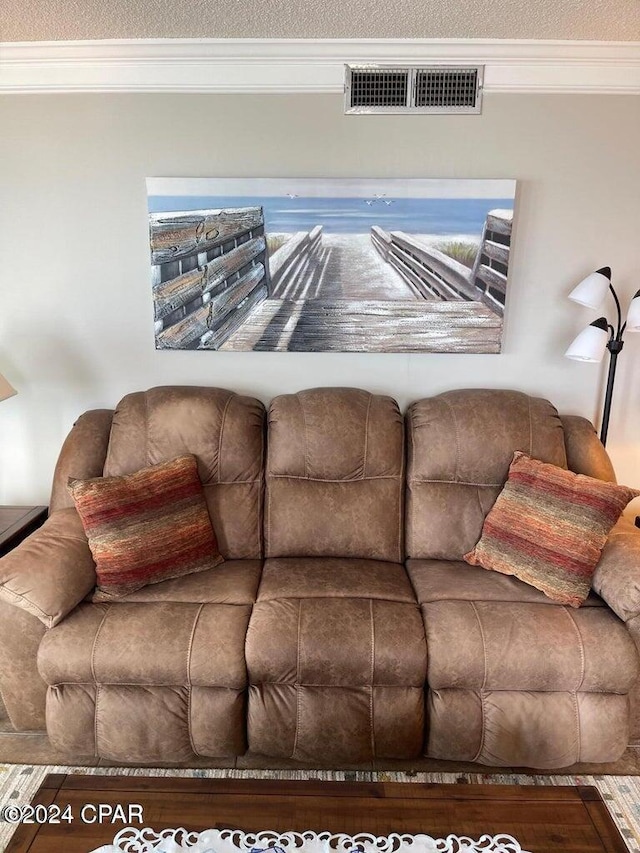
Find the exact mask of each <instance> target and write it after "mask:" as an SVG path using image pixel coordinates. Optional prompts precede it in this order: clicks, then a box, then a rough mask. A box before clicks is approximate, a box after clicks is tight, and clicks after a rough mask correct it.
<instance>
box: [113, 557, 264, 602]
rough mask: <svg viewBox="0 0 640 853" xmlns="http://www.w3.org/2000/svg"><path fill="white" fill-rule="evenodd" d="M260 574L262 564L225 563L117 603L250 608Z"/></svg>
mask: <svg viewBox="0 0 640 853" xmlns="http://www.w3.org/2000/svg"><path fill="white" fill-rule="evenodd" d="M261 572H262V560H226V561H225V562H224V563H221V564H220V565H219V566H216V567H215V568H214V569H208V570H207V571H204V572H198V573H196V574H193V575H185V576H184V577H181V578H173V579H172V580H167V581H162V582H161V583H155V584H152V585H150V586H145V587H143V588H142V589H139V590H136V592H132V593H129V595H125V596H123V597H122V598H120V599H118V603H120V602H123V603H126V602H147V601H182V602H187V603H189V602H190V603H193V604H253V602H254V601H255V600H256V593H257V592H258V585H259V583H260V574H261Z"/></svg>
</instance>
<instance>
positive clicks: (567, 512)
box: [464, 451, 640, 607]
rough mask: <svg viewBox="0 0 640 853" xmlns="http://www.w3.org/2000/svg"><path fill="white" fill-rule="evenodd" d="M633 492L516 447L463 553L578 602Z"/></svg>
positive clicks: (479, 563) (571, 602)
mask: <svg viewBox="0 0 640 853" xmlns="http://www.w3.org/2000/svg"><path fill="white" fill-rule="evenodd" d="M639 494H640V492H638V491H637V490H635V489H629V488H627V487H626V486H618V485H616V484H615V483H606V482H604V481H602V480H596V479H595V478H593V477H587V476H585V475H584V474H574V473H573V472H571V471H566V470H565V469H563V468H558V467H556V466H555V465H549V464H547V463H546V462H539V461H538V460H536V459H531V457H529V456H527V454H526V453H521V452H520V451H518V452H516V453H515V454H514V457H513V461H512V462H511V466H510V468H509V477H508V479H507V482H506V484H505V486H504V488H503V490H502V491H501V492H500V494H499V495H498V498H497V500H496V502H495V504H494V505H493V507H492V509H491V510H490V512H489V514H488V515H487V517H486V519H485V521H484V525H483V527H482V535H481V537H480V541H479V542H478V544H477V545H476V547H475V548H474V549H473V551H471V552H470V553H469V554H465V557H464V559H465V560H466V561H467V563H470V564H471V565H472V566H482V567H483V568H485V569H490V570H493V571H495V572H501V573H502V574H504V575H515V576H516V577H517V578H519V579H520V580H521V581H524V582H525V583H528V584H529V585H530V586H533V587H535V588H536V589H539V590H541V591H542V592H543V593H544V594H545V595H546V596H548V597H549V598H551V599H553V600H554V601H557V602H559V603H561V604H569V605H571V607H580V605H581V604H582V603H583V602H584V600H585V599H586V597H587V596H588V595H589V590H590V589H591V578H592V575H593V572H594V570H595V567H596V565H597V564H598V561H599V559H600V554H601V552H602V549H603V547H604V545H605V542H606V540H607V536H608V535H609V532H610V530H611V528H612V527H613V526H614V524H615V523H616V521H617V520H618V518H619V517H620V515H621V514H622V511H623V510H624V508H625V507H626V505H627V504H628V503H629V501H630V500H632V498H634V497H637V496H638V495H639Z"/></svg>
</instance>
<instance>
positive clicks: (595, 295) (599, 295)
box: [569, 267, 611, 308]
mask: <svg viewBox="0 0 640 853" xmlns="http://www.w3.org/2000/svg"><path fill="white" fill-rule="evenodd" d="M610 284H611V267H602V268H601V269H599V270H596V272H592V273H591V275H588V276H587V277H586V278H583V279H582V281H581V282H580V283H579V284H576V286H575V287H574V288H573V290H572V291H571V293H570V294H569V299H572V300H573V301H574V302H579V303H580V305H586V306H587V308H599V307H600V305H602V303H603V302H604V298H605V296H606V295H607V291H608V290H609V285H610Z"/></svg>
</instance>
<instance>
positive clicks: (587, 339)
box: [565, 317, 609, 361]
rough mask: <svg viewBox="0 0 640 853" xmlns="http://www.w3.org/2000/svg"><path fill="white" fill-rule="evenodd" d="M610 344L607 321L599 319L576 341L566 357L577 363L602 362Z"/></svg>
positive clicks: (581, 333) (603, 318) (582, 332)
mask: <svg viewBox="0 0 640 853" xmlns="http://www.w3.org/2000/svg"><path fill="white" fill-rule="evenodd" d="M608 342H609V326H608V324H607V320H606V318H605V317H598V319H597V320H594V321H593V323H591V324H590V325H589V326H587V328H586V329H583V330H582V331H581V332H580V334H579V335H578V336H577V337H576V338H575V339H574V341H573V342H572V344H571V346H570V347H569V349H568V350H567V351H566V352H565V356H566V357H567V358H572V359H574V360H575V361H602V357H603V356H604V353H605V350H606V348H607V343H608Z"/></svg>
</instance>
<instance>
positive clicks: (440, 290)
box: [371, 225, 482, 302]
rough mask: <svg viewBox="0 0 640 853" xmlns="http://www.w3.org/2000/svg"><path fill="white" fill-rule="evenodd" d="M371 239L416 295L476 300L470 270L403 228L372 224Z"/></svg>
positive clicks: (435, 298)
mask: <svg viewBox="0 0 640 853" xmlns="http://www.w3.org/2000/svg"><path fill="white" fill-rule="evenodd" d="M371 241H372V243H373V245H374V246H375V248H376V249H377V250H378V252H379V253H380V254H381V255H382V257H383V258H384V260H385V261H387V263H389V264H391V266H393V267H394V268H395V269H396V270H397V271H398V273H399V274H400V275H401V276H402V278H403V279H404V280H405V281H406V282H407V284H409V286H410V287H411V288H412V289H413V291H414V292H415V293H416V295H417V296H419V297H420V298H421V299H426V300H430V301H433V300H445V301H447V302H454V301H457V300H472V301H479V300H480V298H481V296H482V291H481V290H479V289H478V288H477V287H475V286H474V285H473V283H472V281H473V279H472V271H471V270H470V269H469V267H465V266H464V264H461V263H459V262H458V261H456V260H454V259H453V258H450V257H449V256H448V255H445V254H444V253H443V252H440V251H438V249H434V248H432V247H431V246H428V245H426V243H423V242H422V241H421V240H420V239H419V238H416V237H414V236H412V235H411V234H405V233H403V232H402V231H391V232H390V233H388V232H386V231H383V229H382V228H379V227H378V226H377V225H374V226H373V227H372V228H371Z"/></svg>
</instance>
